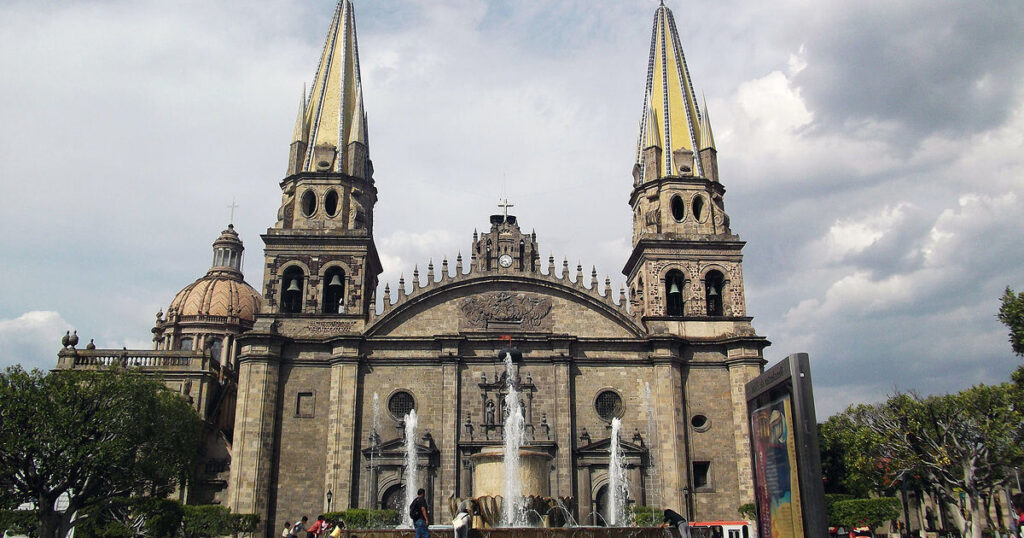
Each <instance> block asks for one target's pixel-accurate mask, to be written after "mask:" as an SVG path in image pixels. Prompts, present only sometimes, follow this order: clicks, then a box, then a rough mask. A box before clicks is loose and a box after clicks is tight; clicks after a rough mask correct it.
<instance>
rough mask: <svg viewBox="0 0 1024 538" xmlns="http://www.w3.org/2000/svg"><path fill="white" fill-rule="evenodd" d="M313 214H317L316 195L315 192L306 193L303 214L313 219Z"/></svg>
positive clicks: (303, 196)
mask: <svg viewBox="0 0 1024 538" xmlns="http://www.w3.org/2000/svg"><path fill="white" fill-rule="evenodd" d="M313 213H316V194H313V191H306V192H305V194H303V195H302V214H303V215H305V216H307V217H312V216H313Z"/></svg>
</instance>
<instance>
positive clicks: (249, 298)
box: [167, 271, 262, 322]
mask: <svg viewBox="0 0 1024 538" xmlns="http://www.w3.org/2000/svg"><path fill="white" fill-rule="evenodd" d="M261 301H262V298H261V297H260V294H259V292H257V291H256V290H255V289H253V287H252V286H250V285H249V284H247V283H246V282H245V281H244V280H242V279H241V278H240V277H239V278H234V277H233V276H231V275H227V274H224V272H219V274H217V273H214V271H211V272H210V273H208V274H207V275H206V276H204V277H203V278H200V279H199V280H196V281H195V282H193V283H191V284H189V285H188V286H186V287H185V289H183V290H181V291H179V292H178V294H177V295H176V296H175V297H174V300H173V301H171V306H170V308H168V311H167V313H168V314H171V315H174V316H176V317H177V318H179V319H181V318H188V317H191V316H224V317H228V316H231V317H237V318H238V319H239V320H244V321H250V322H251V321H253V320H255V319H256V314H257V313H259V310H260V302H261Z"/></svg>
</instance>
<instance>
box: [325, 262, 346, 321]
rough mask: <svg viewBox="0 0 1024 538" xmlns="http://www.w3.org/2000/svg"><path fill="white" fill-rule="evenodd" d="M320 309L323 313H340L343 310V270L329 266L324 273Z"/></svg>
mask: <svg viewBox="0 0 1024 538" xmlns="http://www.w3.org/2000/svg"><path fill="white" fill-rule="evenodd" d="M320 308H321V310H322V311H323V313H324V314H340V313H342V312H344V311H345V271H343V270H342V269H341V267H331V268H330V269H328V270H327V272H326V273H324V293H323V304H322V305H321V307H320Z"/></svg>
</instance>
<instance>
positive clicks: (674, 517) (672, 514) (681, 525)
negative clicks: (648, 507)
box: [661, 510, 690, 538]
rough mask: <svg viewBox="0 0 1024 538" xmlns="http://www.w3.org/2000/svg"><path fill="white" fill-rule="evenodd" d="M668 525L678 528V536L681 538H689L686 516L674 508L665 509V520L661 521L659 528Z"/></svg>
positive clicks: (688, 525)
mask: <svg viewBox="0 0 1024 538" xmlns="http://www.w3.org/2000/svg"><path fill="white" fill-rule="evenodd" d="M670 526H671V527H675V528H677V529H679V536H681V537H682V538H690V523H689V522H688V521H686V518H685V517H683V516H681V515H679V513H678V512H676V511H674V510H665V520H664V521H663V522H662V523H661V528H665V527H670Z"/></svg>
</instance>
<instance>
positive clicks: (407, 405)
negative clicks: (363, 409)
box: [388, 391, 416, 420]
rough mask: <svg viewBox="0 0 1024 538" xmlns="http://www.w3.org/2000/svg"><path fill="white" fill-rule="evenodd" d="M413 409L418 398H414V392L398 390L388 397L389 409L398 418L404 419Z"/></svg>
mask: <svg viewBox="0 0 1024 538" xmlns="http://www.w3.org/2000/svg"><path fill="white" fill-rule="evenodd" d="M413 409H416V400H413V399H412V394H409V393H408V392H405V391H399V392H396V393H394V394H392V395H391V398H389V399H388V411H390V412H391V416H393V417H395V419H396V420H402V419H404V418H405V415H408V414H409V411H412V410H413Z"/></svg>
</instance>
